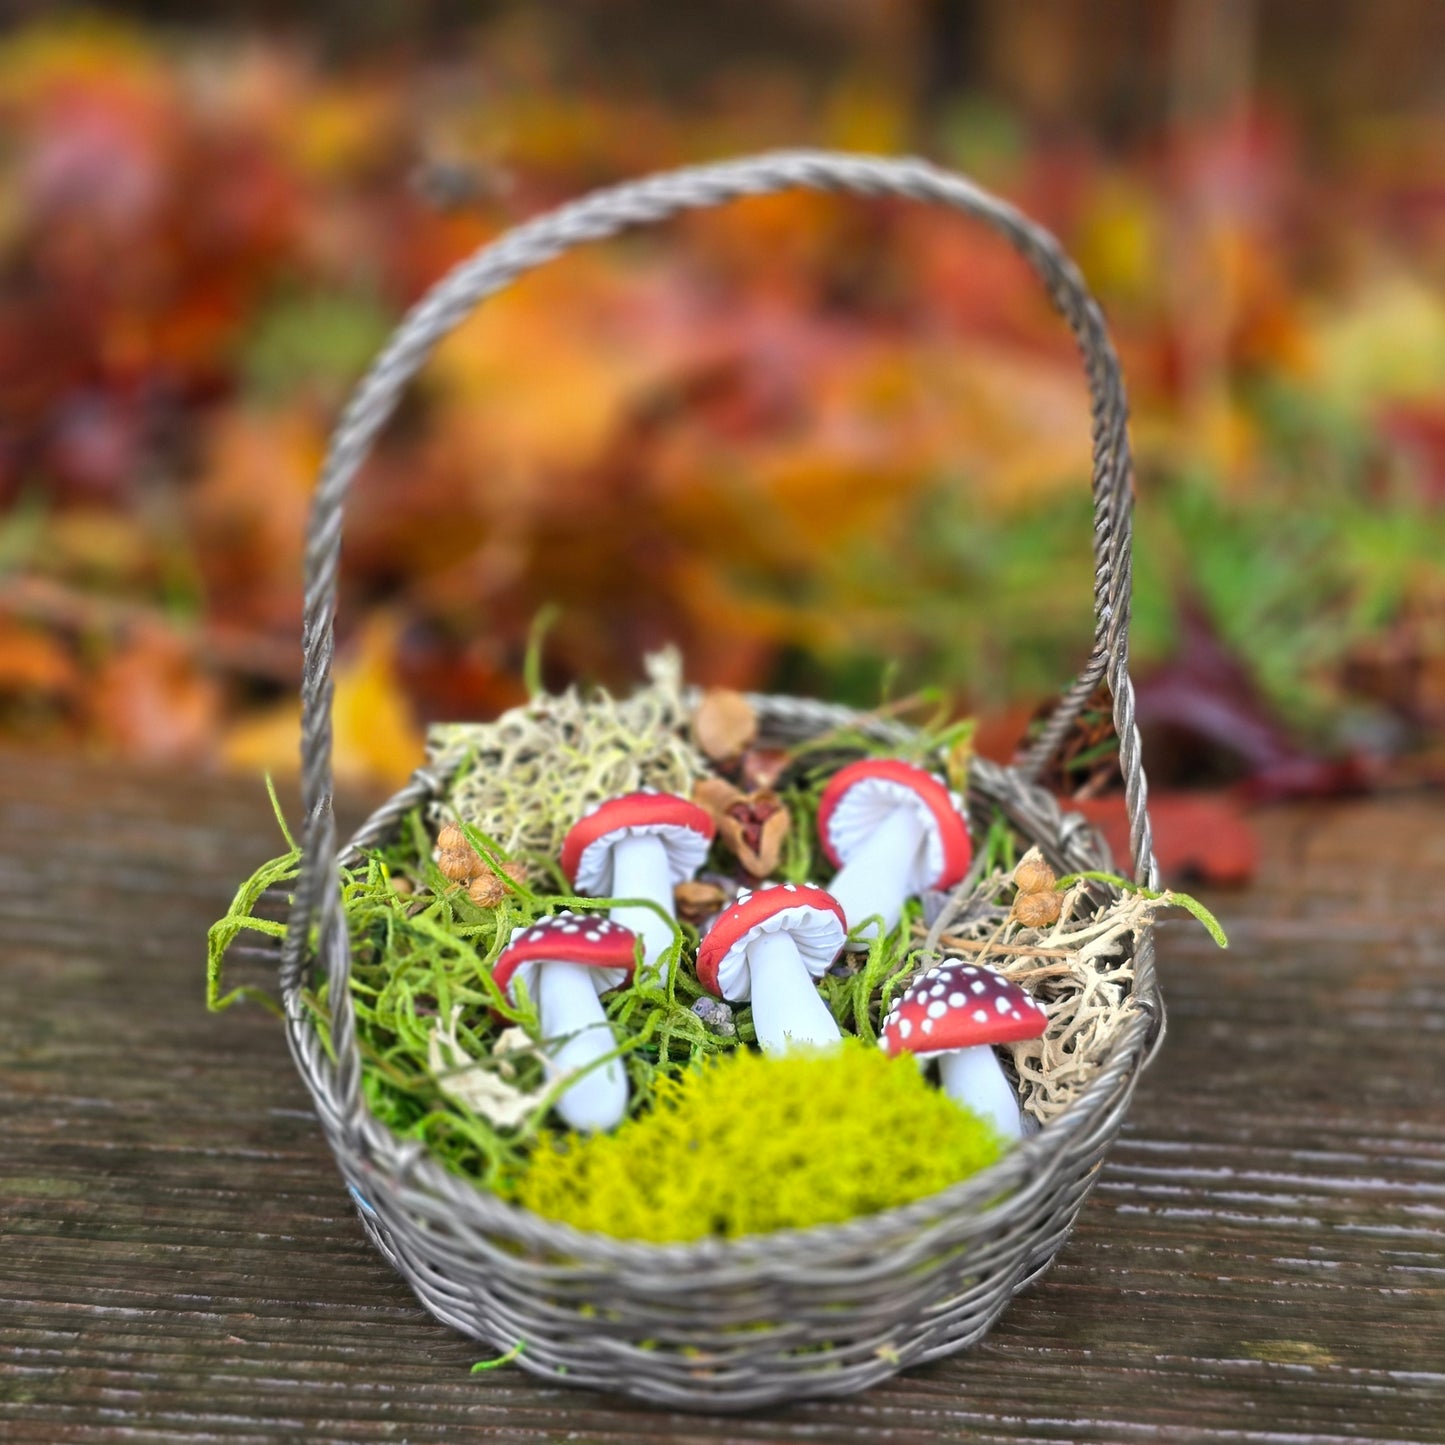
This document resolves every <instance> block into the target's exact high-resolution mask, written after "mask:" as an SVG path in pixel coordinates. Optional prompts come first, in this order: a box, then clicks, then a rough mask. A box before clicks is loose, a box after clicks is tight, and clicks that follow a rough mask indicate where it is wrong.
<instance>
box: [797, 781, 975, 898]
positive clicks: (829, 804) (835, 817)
mask: <svg viewBox="0 0 1445 1445" xmlns="http://www.w3.org/2000/svg"><path fill="white" fill-rule="evenodd" d="M896 808H912V809H913V810H914V812H915V813H916V814H917V816H918V818H919V820H920V821H921V822H922V823H923V825H924V829H925V845H924V848H923V850H922V853H921V863H920V866H919V868H918V869H917V870H915V875H914V877H913V878H912V879H910V880H909V888H908V892H909V893H910V894H917V893H922V892H924V891H925V890H926V889H929V888H952V887H953V885H954V884H955V883H957V882H958V881H959V879H961V878H962V877H963V875H964V874H965V873H967V872H968V865H969V861H970V859H971V858H972V857H973V844H972V843H971V842H970V840H969V836H968V819H967V817H966V816H965V813H964V802H963V799H962V798H960V797H959V796H958V794H957V793H953V792H950V791H949V789H948V787H947V785H946V784H945V783H944V782H943V781H942V780H941V779H939V778H936V777H934V775H933V774H932V773H929V772H925V771H924V769H922V768H916V767H914V766H913V764H912V763H905V762H902V761H901V760H900V759H898V758H863V759H861V760H860V761H858V762H856V763H849V764H848V766H847V767H845V768H839V770H838V771H837V772H836V773H835V774H834V775H833V777H832V779H831V780H830V781H829V783H828V786H827V787H826V788H825V789H824V790H823V796H822V798H821V799H820V800H819V803H818V835H819V837H820V838H821V840H822V843H823V851H824V853H826V854H827V855H828V860H829V862H831V863H832V864H833V866H834V867H835V868H841V867H842V866H843V865H844V864H845V863H846V862H847V861H848V859H849V858H850V857H852V855H853V853H854V851H855V850H856V849H858V848H860V847H862V845H863V844H864V843H866V842H867V841H868V839H869V838H870V837H871V836H872V835H873V833H874V831H875V830H876V829H877V828H878V826H879V825H880V824H881V823H882V822H883V820H884V819H885V818H886V817H887V816H888V815H889V814H890V813H891V812H893V811H894V810H895V809H896Z"/></svg>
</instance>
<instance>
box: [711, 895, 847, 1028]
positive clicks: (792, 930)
mask: <svg viewBox="0 0 1445 1445" xmlns="http://www.w3.org/2000/svg"><path fill="white" fill-rule="evenodd" d="M846 936H847V933H846V928H845V925H844V922H843V910H842V909H841V908H839V906H838V904H837V902H836V900H835V899H833V898H831V897H830V896H829V895H828V894H827V893H825V892H824V891H823V890H822V889H821V888H814V887H813V886H812V885H811V884H807V883H783V884H779V885H776V886H774V887H771V888H759V889H757V890H756V891H755V892H746V891H744V892H742V893H739V894H738V899H737V902H736V903H734V904H733V905H732V907H731V908H728V909H726V910H725V911H724V912H722V913H720V914H718V916H717V919H716V921H715V922H714V923H713V926H712V927H711V928H710V929H709V930H708V933H707V937H706V938H704V939H703V941H702V945H701V947H699V949H698V951H697V976H698V981H699V982H700V983H701V984H702V986H703V987H704V988H705V989H707V990H708V992H709V993H715V994H719V995H720V996H721V997H723V998H728V999H733V1000H734V1001H737V1002H741V1001H744V1000H747V999H751V1000H752V1005H753V1027H754V1029H756V1030H757V1035H758V1043H759V1045H760V1046H761V1047H762V1049H763V1051H764V1052H765V1053H774V1052H781V1051H782V1050H784V1049H786V1048H788V1047H789V1046H790V1045H793V1044H816V1045H822V1044H830V1043H833V1042H835V1041H836V1040H837V1039H838V1038H839V1037H841V1035H840V1033H839V1029H838V1022H837V1020H836V1019H835V1018H834V1017H833V1015H832V1014H831V1013H829V1012H828V1005H827V1004H825V1003H824V1002H823V999H822V997H821V996H820V994H819V993H818V990H817V988H816V987H815V986H814V983H813V980H814V979H816V978H821V977H822V975H823V974H824V973H826V972H827V969H828V965H829V964H831V963H832V962H833V960H834V959H835V958H837V956H838V954H839V952H840V951H841V950H842V947H843V940H844V938H845V937H846Z"/></svg>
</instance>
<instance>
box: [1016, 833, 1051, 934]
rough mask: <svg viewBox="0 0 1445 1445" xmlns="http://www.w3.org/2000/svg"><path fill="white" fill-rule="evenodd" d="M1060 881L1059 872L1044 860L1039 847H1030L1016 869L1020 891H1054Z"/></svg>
mask: <svg viewBox="0 0 1445 1445" xmlns="http://www.w3.org/2000/svg"><path fill="white" fill-rule="evenodd" d="M1058 881H1059V877H1058V874H1057V873H1055V872H1054V870H1053V869H1052V868H1050V867H1049V865H1048V864H1047V863H1045V862H1044V860H1043V855H1042V854H1041V853H1040V852H1039V850H1038V849H1037V848H1030V849H1029V851H1028V852H1027V853H1025V854H1024V856H1023V857H1022V858H1021V859H1019V866H1018V867H1017V868H1015V869H1014V883H1015V884H1016V885H1017V887H1018V890H1019V892H1020V893H1052V892H1053V891H1054V884H1055V883H1057V882H1058ZM1054 916H1055V917H1057V916H1058V915H1057V913H1056V914H1055V915H1054Z"/></svg>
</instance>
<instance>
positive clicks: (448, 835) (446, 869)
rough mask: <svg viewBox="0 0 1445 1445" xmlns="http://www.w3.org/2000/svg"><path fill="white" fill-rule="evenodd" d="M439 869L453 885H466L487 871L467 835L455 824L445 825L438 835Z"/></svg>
mask: <svg viewBox="0 0 1445 1445" xmlns="http://www.w3.org/2000/svg"><path fill="white" fill-rule="evenodd" d="M437 867H438V868H440V869H441V871H442V876H443V877H445V878H450V879H451V881H452V882H453V883H466V882H469V881H470V880H471V879H473V878H475V877H477V875H478V874H480V873H482V872H484V871H485V869H486V865H485V864H484V863H483V862H482V860H481V859H480V858H479V857H478V856H477V853H476V850H475V849H474V848H473V847H472V845H471V844H470V843H468V842H467V835H466V834H465V833H463V832H462V830H461V829H460V828H458V827H457V825H456V824H455V823H446V824H443V826H442V830H441V832H439V833H438V834H437Z"/></svg>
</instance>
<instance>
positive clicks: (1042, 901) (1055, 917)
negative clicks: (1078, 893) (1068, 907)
mask: <svg viewBox="0 0 1445 1445" xmlns="http://www.w3.org/2000/svg"><path fill="white" fill-rule="evenodd" d="M1063 908H1064V900H1063V899H1062V898H1060V897H1059V895H1058V894H1057V893H1055V892H1053V891H1052V890H1050V891H1049V892H1047V893H1020V894H1019V895H1018V897H1017V898H1015V899H1014V906H1013V911H1012V913H1011V914H1010V915H1009V916H1010V917H1011V918H1013V919H1014V920H1015V921H1016V922H1018V923H1021V924H1023V926H1024V927H1025V928H1047V927H1048V926H1049V925H1050V924H1052V923H1057V922H1058V921H1059V914H1060V913H1062V912H1063Z"/></svg>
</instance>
